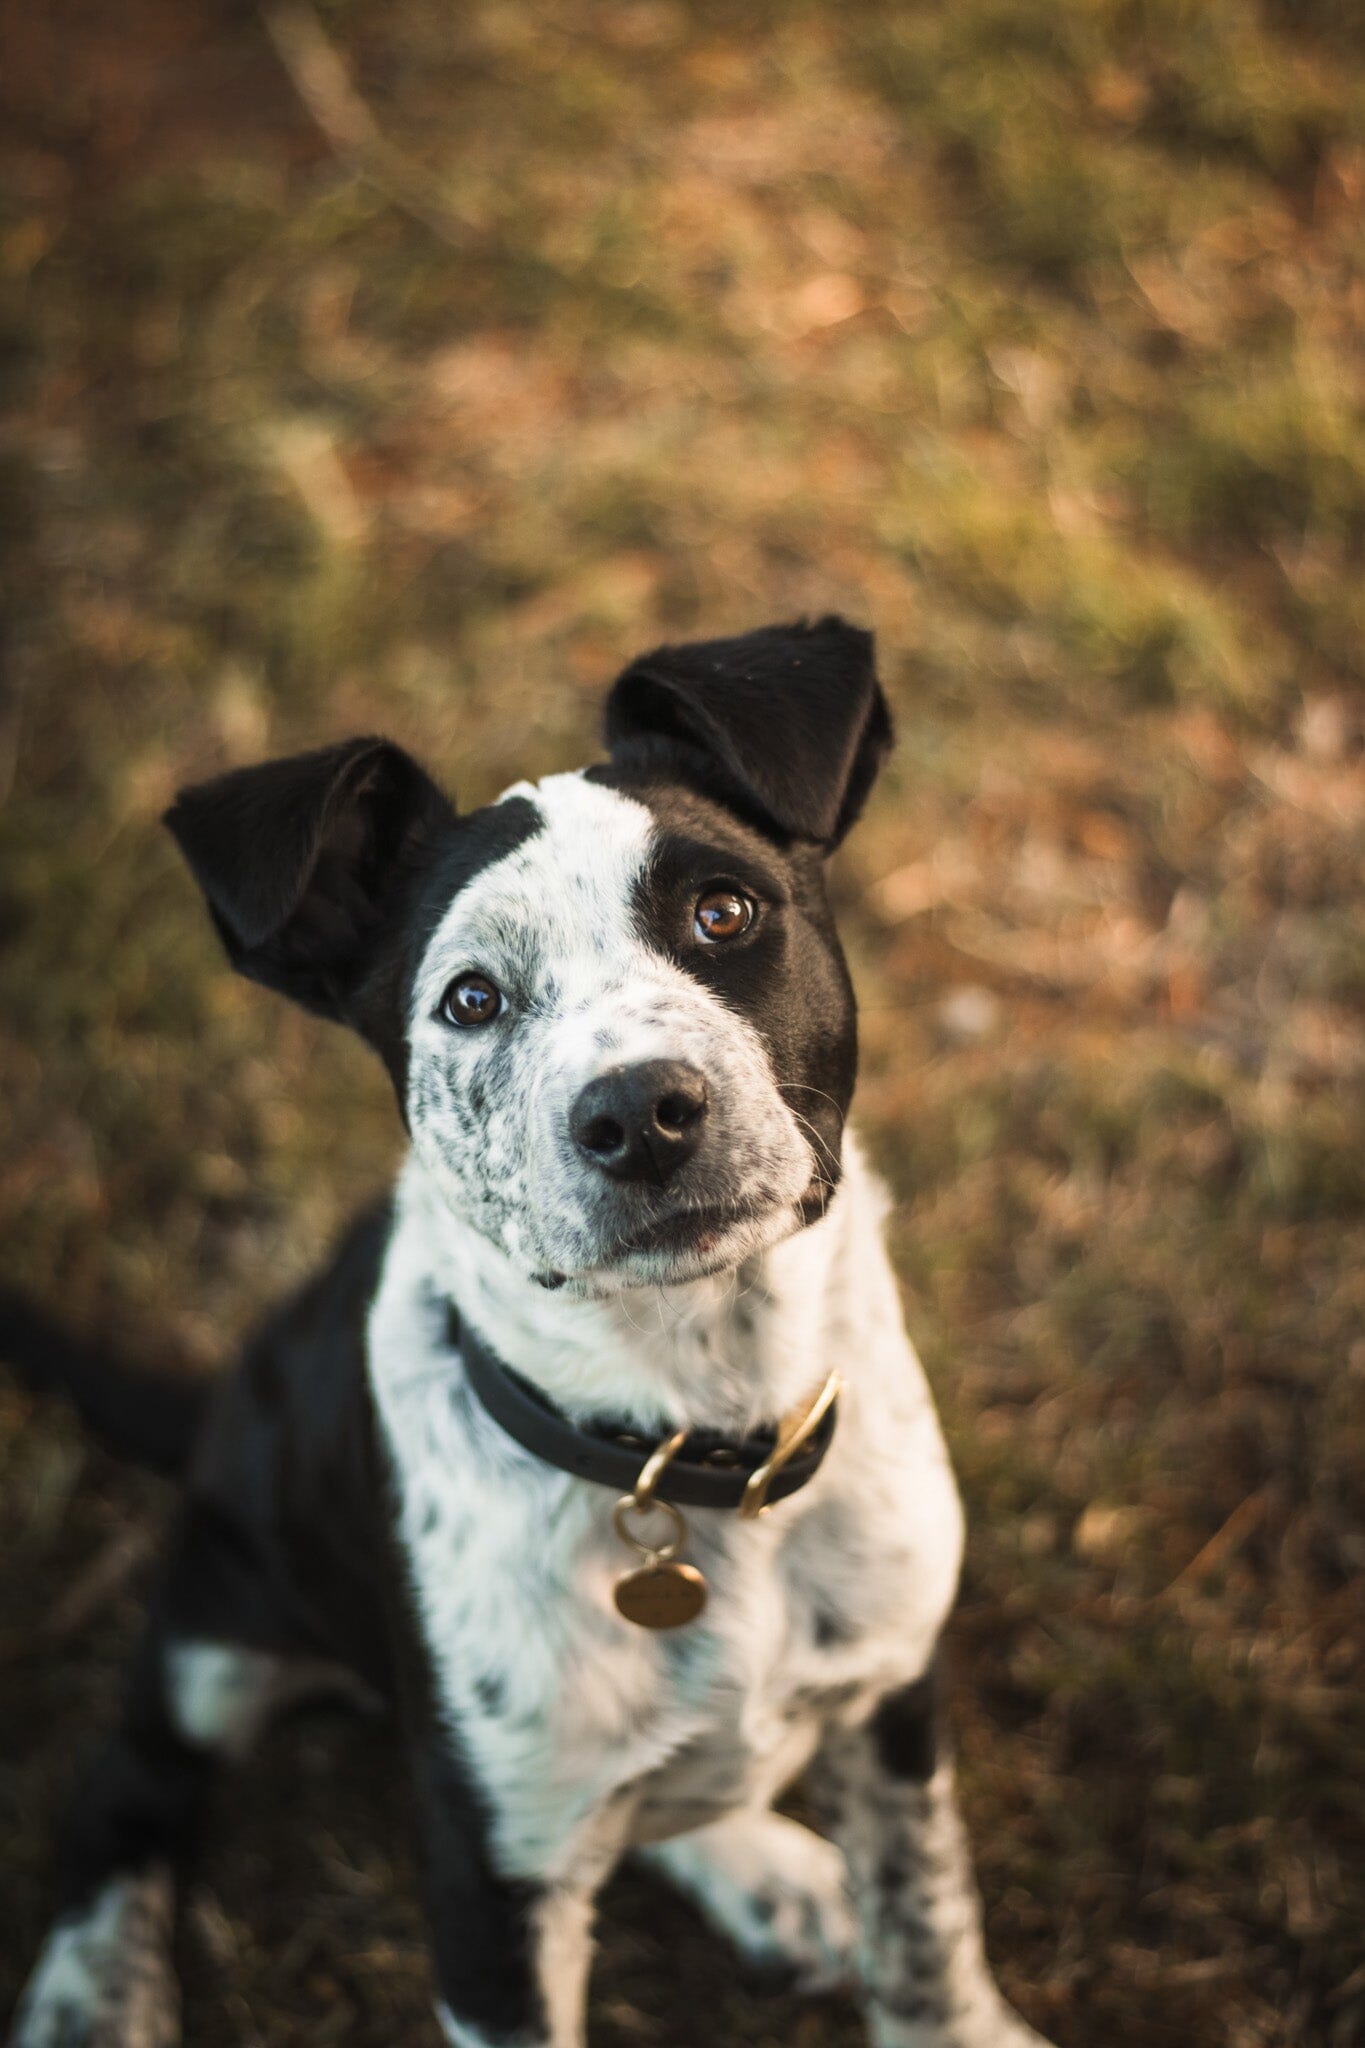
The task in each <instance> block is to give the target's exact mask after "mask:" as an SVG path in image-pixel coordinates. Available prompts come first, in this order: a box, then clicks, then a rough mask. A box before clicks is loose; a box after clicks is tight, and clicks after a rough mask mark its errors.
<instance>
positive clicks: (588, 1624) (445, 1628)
mask: <svg viewBox="0 0 1365 2048" xmlns="http://www.w3.org/2000/svg"><path fill="white" fill-rule="evenodd" d="M387 1420H388V1422H389V1428H390V1434H391V1437H396V1439H397V1441H396V1448H397V1450H398V1454H399V1468H400V1478H401V1485H402V1492H403V1506H402V1524H401V1526H402V1532H403V1536H404V1541H405V1546H406V1549H407V1552H408V1557H409V1561H410V1569H411V1573H412V1580H413V1586H414V1591H415V1595H416V1600H417V1605H418V1609H419V1612H420V1616H421V1621H422V1627H423V1633H424V1635H425V1637H426V1641H427V1645H428V1649H429V1652H430V1655H431V1659H432V1664H433V1668H434V1672H435V1676H436V1680H437V1687H438V1692H439V1697H440V1700H441V1703H442V1706H443V1707H444V1709H445V1712H446V1714H447V1716H448V1718H449V1719H450V1721H451V1723H452V1724H453V1725H454V1726H455V1727H456V1728H457V1729H458V1739H459V1743H460V1746H461V1749H462V1751H463V1753H464V1754H465V1756H466V1757H467V1758H468V1759H469V1762H470V1764H471V1765H472V1768H473V1770H474V1772H475V1774H476V1776H477V1778H478V1780H479V1782H480V1785H481V1788H482V1790H483V1792H484V1794H485V1796H486V1798H487V1801H488V1804H489V1806H490V1809H491V1812H492V1818H493V1825H494V1830H495V1834H496V1837H497V1840H498V1845H499V1851H500V1855H501V1858H502V1860H503V1861H504V1863H505V1865H506V1866H507V1867H509V1868H512V1869H516V1870H518V1871H522V1872H525V1873H527V1874H534V1875H536V1876H540V1877H547V1876H553V1875H554V1873H555V1872H556V1870H557V1869H559V1868H560V1867H562V1866H564V1867H566V1866H567V1864H568V1863H569V1862H570V1861H571V1860H572V1859H573V1857H574V1856H575V1855H577V1854H579V1853H580V1852H581V1847H582V1842H583V1838H584V1834H585V1831H591V1830H592V1829H593V1828H594V1826H597V1825H599V1824H600V1823H601V1821H602V1819H603V1816H604V1815H614V1817H615V1818H614V1823H613V1824H614V1825H615V1826H616V1828H617V1829H618V1830H619V1836H620V1839H622V1840H635V1841H645V1840H657V1839H660V1838H662V1837H664V1836H667V1835H670V1834H675V1833H677V1832H680V1831H681V1830H683V1829H686V1828H691V1827H695V1826H698V1825H700V1824H702V1823H703V1822H705V1821H706V1820H708V1819H711V1818H713V1817H715V1816H717V1815H719V1814H720V1813H722V1812H725V1811H727V1810H729V1809H731V1808H733V1807H735V1806H737V1805H743V1804H747V1803H750V1802H753V1801H756V1800H767V1799H769V1798H771V1797H773V1796H774V1795H775V1794H776V1793H777V1792H778V1790H780V1789H781V1787H782V1786H783V1785H785V1784H787V1783H789V1782H790V1780H791V1779H792V1778H793V1777H794V1776H796V1774H797V1773H798V1772H799V1771H800V1770H801V1768H802V1766H803V1765H804V1763H805V1762H806V1761H807V1759H808V1757H809V1755H810V1753H811V1751H812V1749H813V1748H814V1746H815V1743H816V1742H817V1740H818V1738H819V1733H820V1729H821V1727H822V1726H823V1724H824V1722H825V1720H826V1719H827V1718H828V1716H829V1715H830V1714H831V1713H833V1712H837V1711H840V1710H844V1709H847V1708H848V1707H850V1706H851V1705H852V1704H853V1703H854V1702H855V1701H856V1699H857V1698H858V1696H859V1695H865V1694H866V1693H867V1692H868V1691H869V1689H875V1688H877V1687H879V1686H884V1685H885V1684H886V1683H887V1682H888V1680H889V1679H890V1678H892V1677H894V1676H896V1675H897V1673H898V1670H899V1669H900V1667H902V1666H904V1665H905V1664H906V1662H907V1660H909V1661H911V1662H913V1660H914V1658H915V1657H916V1655H917V1654H918V1652H917V1650H916V1646H915V1644H914V1641H913V1635H912V1634H911V1635H907V1634H906V1632H905V1631H904V1629H903V1627H902V1626H901V1624H902V1622H903V1617H904V1606H905V1601H904V1590H903V1588H904V1584H905V1582H906V1578H907V1575H908V1574H909V1573H911V1572H912V1571H913V1569H914V1566H913V1561H912V1560H911V1559H910V1557H909V1555H908V1552H907V1550H906V1547H905V1545H904V1543H898V1542H897V1539H896V1532H895V1531H894V1530H892V1531H889V1532H888V1531H887V1530H886V1529H885V1528H881V1529H878V1530H876V1531H875V1532H874V1531H873V1530H872V1529H871V1528H863V1527H862V1526H861V1525H860V1523H859V1519H858V1516H857V1513H856V1511H855V1509H854V1507H853V1506H852V1504H851V1503H850V1500H849V1499H848V1497H847V1495H848V1489H847V1488H846V1487H842V1486H840V1484H839V1483H838V1466H837V1461H836V1460H835V1459H834V1458H833V1455H832V1456H831V1461H830V1468H829V1474H828V1483H826V1477H825V1475H822V1477H821V1478H820V1479H817V1480H816V1481H815V1482H814V1484H813V1485H812V1487H811V1488H810V1489H809V1497H808V1498H807V1497H805V1496H801V1497H798V1499H797V1500H796V1501H794V1502H787V1503H784V1504H783V1505H782V1507H781V1508H779V1509H778V1510H777V1511H775V1513H774V1515H773V1516H772V1517H771V1518H770V1519H769V1520H768V1521H765V1522H764V1523H762V1524H759V1525H755V1524H753V1523H741V1522H739V1521H738V1520H737V1519H736V1518H735V1517H733V1516H729V1515H720V1514H716V1513H696V1514H694V1515H693V1516H692V1517H691V1522H692V1527H691V1530H690V1537H689V1544H688V1555H689V1557H690V1558H692V1559H693V1560H694V1561H695V1562H696V1563H697V1564H698V1565H699V1566H700V1567H701V1569H702V1570H703V1572H704V1573H705V1574H706V1577H707V1579H708V1582H709V1584H710V1588H711V1592H710V1599H709V1602H708V1607H707V1610H706V1613H705V1614H704V1616H703V1617H702V1618H701V1620H700V1621H698V1622H696V1623H693V1624H692V1625H690V1626H689V1627H687V1628H684V1629H680V1630H677V1631H675V1632H670V1633H668V1634H655V1633H652V1632H650V1631H647V1630H644V1629H640V1628H637V1627H635V1626H633V1625H632V1624H631V1623H629V1622H628V1621H626V1620H624V1619H623V1618H622V1617H621V1616H620V1615H619V1614H618V1612H617V1611H616V1608H615V1606H614V1603H613V1600H612V1588H613V1584H614V1581H615V1579H616V1577H617V1575H618V1574H619V1573H620V1572H621V1571H623V1570H625V1569H628V1568H629V1566H630V1564H631V1558H630V1556H629V1554H628V1553H627V1552H626V1551H625V1550H624V1548H623V1547H622V1545H621V1543H620V1541H619V1539H618V1538H617V1536H616V1535H615V1533H614V1531H613V1527H612V1516H611V1509H612V1505H613V1503H612V1500H611V1497H610V1495H609V1494H607V1493H605V1492H603V1490H602V1489H600V1488H597V1487H593V1486H588V1485H585V1484H583V1483H582V1482H578V1481H574V1480H570V1479H568V1478H567V1477H565V1475H563V1474H562V1473H559V1472H556V1471H553V1470H551V1469H549V1468H546V1467H543V1466H540V1465H538V1464H537V1463H536V1462H535V1461H533V1460H528V1459H527V1457H526V1455H525V1454H524V1453H522V1452H521V1451H520V1450H519V1449H517V1448H516V1447H515V1446H512V1445H511V1444H510V1443H509V1442H507V1441H506V1440H505V1439H503V1438H502V1437H501V1436H500V1434H499V1433H498V1432H496V1430H495V1429H494V1428H493V1426H492V1425H490V1424H489V1423H488V1419H487V1418H486V1417H485V1416H483V1414H482V1412H481V1411H479V1410H478V1409H477V1408H476V1407H474V1406H473V1405H472V1397H470V1396H469V1394H468V1390H467V1389H466V1388H464V1387H463V1385H457V1386H456V1387H454V1388H453V1389H452V1387H451V1386H450V1384H449V1383H448V1382H446V1383H441V1382H430V1383H427V1384H425V1385H422V1386H418V1387H414V1388H413V1389H412V1391H411V1392H410V1394H409V1395H408V1396H407V1397H406V1398H405V1399H402V1400H400V1401H398V1402H396V1403H394V1404H391V1407H390V1412H389V1415H388V1417H387ZM937 1620H938V1616H937V1615H935V1617H934V1626H935V1627H936V1626H937ZM905 1675H909V1674H908V1672H907V1673H906V1674H905Z"/></svg>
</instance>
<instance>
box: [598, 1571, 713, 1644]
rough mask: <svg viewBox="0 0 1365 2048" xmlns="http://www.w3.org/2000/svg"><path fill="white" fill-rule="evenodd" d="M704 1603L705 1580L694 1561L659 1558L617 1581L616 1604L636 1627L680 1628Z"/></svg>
mask: <svg viewBox="0 0 1365 2048" xmlns="http://www.w3.org/2000/svg"><path fill="white" fill-rule="evenodd" d="M705 1605H706V1581H705V1579H704V1578H703V1577H702V1575H701V1573H700V1572H699V1571H698V1570H697V1567H696V1566H695V1565H694V1564H678V1563H677V1562H676V1561H675V1560H673V1559H671V1558H660V1559H659V1560H658V1561H657V1562H655V1563H652V1564H642V1565H637V1566H636V1568H635V1570H634V1571H633V1572H623V1573H622V1574H621V1576H620V1578H619V1579H618V1580H617V1581H616V1606H617V1609H618V1611H619V1612H620V1613H621V1614H624V1616H625V1618H626V1620H627V1621H633V1622H634V1623H635V1625H636V1627H637V1628H681V1627H682V1626H683V1625H684V1623H685V1622H689V1621H695V1620H696V1618H697V1616H698V1615H699V1614H700V1613H701V1611H702V1609H703V1607H705Z"/></svg>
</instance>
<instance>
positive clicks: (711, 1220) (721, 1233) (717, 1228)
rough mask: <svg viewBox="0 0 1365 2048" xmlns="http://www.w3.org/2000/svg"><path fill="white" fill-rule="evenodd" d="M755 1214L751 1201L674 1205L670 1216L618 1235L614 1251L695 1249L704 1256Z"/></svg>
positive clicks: (623, 1253)
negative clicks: (714, 1205)
mask: <svg viewBox="0 0 1365 2048" xmlns="http://www.w3.org/2000/svg"><path fill="white" fill-rule="evenodd" d="M755 1214H756V1211H755V1209H754V1208H753V1206H752V1204H745V1205H739V1204H736V1205H732V1206H731V1207H729V1208H707V1209H675V1210H674V1212H673V1214H672V1215H671V1216H660V1217H657V1218H656V1219H655V1221H654V1222H653V1223H646V1224H644V1225H642V1226H641V1228H640V1229H639V1230H633V1231H631V1232H629V1233H628V1235H626V1236H624V1237H620V1238H618V1239H617V1241H616V1245H615V1247H614V1251H615V1255H616V1256H617V1257H618V1258H625V1257H629V1255H630V1254H631V1253H632V1252H665V1253H667V1252H695V1253H697V1254H698V1255H699V1256H700V1257H702V1258H705V1257H706V1256H707V1254H708V1253H710V1252H713V1251H714V1250H715V1249H716V1247H717V1246H718V1245H719V1244H720V1242H721V1240H722V1239H723V1238H724V1237H726V1236H727V1235H728V1234H729V1232H730V1231H732V1230H734V1229H735V1228H736V1227H737V1226H738V1225H739V1224H741V1223H749V1222H752V1220H753V1218H754V1215H755Z"/></svg>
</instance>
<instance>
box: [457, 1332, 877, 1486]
mask: <svg viewBox="0 0 1365 2048" xmlns="http://www.w3.org/2000/svg"><path fill="white" fill-rule="evenodd" d="M449 1332H450V1341H451V1343H452V1344H453V1345H455V1346H457V1347H458V1349H459V1351H460V1355H461V1357H462V1358H463V1360H464V1367H465V1375H466V1377H467V1379H468V1381H469V1384H470V1386H471V1387H472V1388H473V1390H474V1392H475V1394H476V1395H477V1396H478V1398H479V1400H480V1402H481V1403H482V1404H483V1406H484V1408H485V1409H486V1410H487V1412H488V1413H489V1415H491V1416H492V1418H493V1420H494V1421H495V1422H496V1423H497V1424H498V1425H499V1427H500V1428H502V1429H505V1430H506V1432H507V1434H508V1436H510V1437H512V1438H514V1439H515V1441H516V1442H517V1443H519V1444H520V1445H521V1446H522V1448H523V1449H524V1450H528V1451H530V1452H531V1453H532V1454H533V1456H535V1457H537V1458H543V1459H544V1460H545V1462H546V1464H547V1465H557V1466H558V1467H559V1469H560V1471H561V1472H571V1473H573V1475H574V1477H575V1478H577V1479H588V1480H591V1481H592V1482H593V1483H594V1484H595V1485H598V1486H610V1487H613V1488H614V1489H615V1490H616V1492H618V1493H620V1494H624V1495H627V1496H628V1497H629V1499H630V1502H631V1505H632V1506H635V1507H638V1508H639V1509H640V1510H641V1511H643V1510H644V1509H645V1508H647V1507H648V1506H650V1505H651V1504H652V1503H655V1502H662V1503H664V1504H665V1505H666V1506H668V1507H689V1508H721V1509H730V1510H732V1511H737V1512H738V1513H739V1514H740V1515H741V1516H743V1517H744V1518H745V1519H746V1520H751V1519H753V1518H755V1517H756V1516H758V1515H761V1514H764V1513H766V1512H767V1510H768V1509H769V1508H770V1507H772V1506H773V1505H774V1504H775V1503H776V1502H777V1501H780V1500H785V1499H787V1497H788V1496H789V1495H790V1494H793V1493H797V1492H799V1491H800V1489H801V1488H802V1487H803V1486H806V1485H808V1484H809V1482H810V1481H811V1480H812V1479H813V1478H814V1477H815V1475H816V1473H817V1472H818V1471H819V1470H820V1467H821V1465H822V1464H823V1463H824V1459H825V1453H826V1452H827V1451H828V1449H829V1447H830V1444H831V1442H832V1441H833V1438H834V1429H835V1424H836V1422H837V1421H838V1394H839V1379H838V1375H837V1373H831V1374H830V1376H829V1378H828V1379H827V1380H826V1382H825V1384H824V1386H823V1387H822V1388H821V1389H820V1392H819V1393H818V1394H817V1395H816V1396H815V1399H814V1400H813V1401H808V1402H805V1403H803V1404H802V1406H801V1407H800V1409H798V1410H794V1411H793V1412H792V1413H791V1414H790V1415H787V1416H784V1417H783V1419H782V1421H781V1422H780V1423H779V1424H778V1426H777V1427H776V1428H775V1429H773V1428H765V1429H758V1430H755V1431H753V1433H752V1434H751V1435H749V1436H730V1435H727V1434H726V1433H725V1432H724V1431H721V1430H709V1429H693V1430H678V1431H675V1432H673V1433H672V1434H670V1435H666V1436H662V1437H652V1436H649V1435H647V1434H645V1433H643V1432H642V1431H640V1430H638V1429H635V1428H633V1427H632V1426H631V1425H629V1424H627V1423H624V1422H613V1421H611V1420H610V1419H602V1418H599V1419H594V1420H593V1421H591V1422H587V1423H582V1424H580V1423H576V1422H572V1421H570V1419H569V1417H568V1416H567V1415H566V1414H565V1413H564V1411H563V1409H562V1408H558V1407H556V1405H555V1404H554V1402H553V1401H551V1400H549V1399H548V1398H547V1397H546V1395H544V1394H542V1393H541V1392H540V1390H539V1389H538V1388H536V1387H533V1386H532V1385H531V1383H530V1381H529V1380H526V1379H523V1378H522V1376H521V1374H520V1373H518V1372H514V1371H513V1369H512V1367H511V1366H510V1365H505V1364H504V1363H503V1361H502V1360H501V1359H500V1358H498V1357H497V1356H496V1355H495V1354H494V1353H493V1352H492V1351H490V1350H489V1348H488V1346H487V1344H486V1343H485V1342H484V1340H483V1338H482V1337H480V1335H479V1333H478V1331H477V1330H475V1329H474V1328H473V1326H472V1325H471V1324H470V1323H468V1322H462V1321H461V1320H460V1318H459V1316H458V1314H457V1313H456V1310H455V1307H454V1304H453V1303H452V1304H451V1306H450V1309H449Z"/></svg>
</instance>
